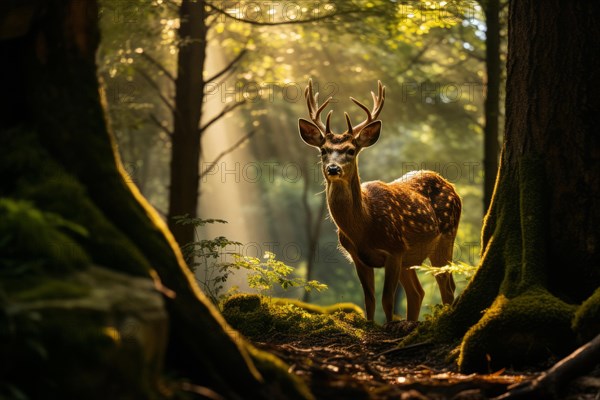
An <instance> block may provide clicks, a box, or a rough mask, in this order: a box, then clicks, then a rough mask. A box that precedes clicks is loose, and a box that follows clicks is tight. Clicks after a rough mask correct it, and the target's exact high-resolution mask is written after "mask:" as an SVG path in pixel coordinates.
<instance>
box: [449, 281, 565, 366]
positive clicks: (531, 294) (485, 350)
mask: <svg viewBox="0 0 600 400" xmlns="http://www.w3.org/2000/svg"><path fill="white" fill-rule="evenodd" d="M575 309H576V307H575V306H573V305H569V304H566V303H564V302H563V301H561V300H560V299H558V298H556V297H554V296H553V295H551V294H550V293H548V292H547V291H545V290H544V289H539V288H537V289H531V290H529V291H526V292H524V293H523V294H521V295H519V296H517V297H515V298H512V299H508V298H507V297H505V296H504V295H500V296H498V297H497V298H496V301H495V302H494V303H493V304H492V306H491V307H490V308H489V309H487V310H486V312H485V314H484V316H483V317H482V318H481V320H480V321H479V322H478V323H477V324H476V325H474V326H473V327H472V328H471V329H469V331H468V332H467V333H466V335H465V337H464V339H463V341H462V346H461V351H460V356H459V360H458V363H459V368H460V369H461V371H464V372H471V371H488V370H492V371H493V370H498V369H500V368H503V367H510V366H519V365H522V364H524V363H534V362H537V361H541V360H544V359H547V358H548V357H549V356H562V355H564V354H565V353H566V352H568V351H570V350H572V344H573V343H574V340H573V332H572V330H571V328H570V325H571V319H572V317H573V314H574V312H575Z"/></svg>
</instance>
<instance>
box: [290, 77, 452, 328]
mask: <svg viewBox="0 0 600 400" xmlns="http://www.w3.org/2000/svg"><path fill="white" fill-rule="evenodd" d="M306 95H307V99H309V101H308V105H309V111H310V114H311V118H312V119H313V121H315V124H313V123H311V122H309V121H306V120H302V119H301V120H300V121H299V127H300V134H301V136H302V139H303V140H304V141H305V142H306V143H307V144H309V145H311V146H315V147H318V148H319V149H320V150H321V157H322V161H323V175H324V177H325V180H326V182H327V189H326V193H327V204H328V207H329V213H330V215H331V217H332V219H333V221H334V222H335V224H336V225H337V227H338V238H339V241H340V245H341V246H342V248H343V249H344V250H345V252H346V253H347V254H348V255H349V256H350V257H351V258H352V260H353V261H354V264H355V267H356V271H357V274H358V277H359V279H360V282H361V285H362V287H363V291H364V295H365V307H366V313H367V318H368V319H373V316H374V310H375V297H374V296H375V278H374V272H373V268H380V267H384V268H385V282H384V288H383V298H382V303H383V309H384V311H385V314H386V318H387V320H388V322H389V321H391V320H392V319H393V305H394V297H395V293H396V288H397V285H398V282H400V283H401V284H402V286H403V287H404V290H405V292H406V298H407V310H408V311H407V319H409V320H417V319H418V317H419V312H420V307H421V302H422V301H423V296H424V291H423V288H422V287H421V284H420V283H419V280H418V279H417V275H416V272H415V270H413V269H411V268H410V267H412V266H415V265H421V264H422V263H423V261H424V260H425V259H426V258H429V259H430V261H431V264H432V265H433V266H434V267H442V266H445V265H447V264H448V263H449V262H451V261H452V251H453V245H454V239H455V238H456V232H457V229H458V222H459V219H460V213H461V200H460V197H459V196H458V194H457V193H456V191H455V189H454V186H453V185H452V184H450V183H449V182H448V181H446V180H445V179H444V178H442V177H441V176H440V175H439V174H437V173H435V172H432V171H413V172H409V173H408V174H406V175H404V176H403V177H401V178H399V179H397V180H395V181H393V182H390V183H384V182H381V181H372V182H366V183H364V184H362V185H361V182H360V177H359V174H358V154H359V153H360V151H361V150H362V149H363V148H365V147H368V146H371V145H373V144H374V143H375V142H376V141H377V139H378V137H379V133H380V129H381V122H380V121H377V120H375V118H376V116H377V114H378V113H379V111H380V110H381V107H382V106H383V100H384V98H385V88H384V87H382V85H381V83H379V95H378V96H375V95H373V98H374V101H375V105H374V107H373V109H374V110H376V112H375V113H374V114H373V113H372V112H370V111H369V110H368V109H367V108H366V107H365V106H362V105H361V104H360V103H358V102H357V101H355V100H353V101H355V103H357V104H359V105H360V106H361V108H363V109H364V110H365V111H367V112H368V118H367V120H365V121H364V122H362V123H360V124H359V125H357V126H356V127H352V126H351V125H350V121H349V118H348V117H347V116H346V118H347V121H348V125H349V129H348V131H346V132H344V133H342V134H334V133H331V132H329V131H328V129H329V128H328V126H329V116H328V123H327V125H326V126H325V125H323V124H322V123H321V122H320V120H319V114H320V110H322V109H323V107H324V106H321V108H320V110H319V107H318V104H317V101H316V96H314V97H313V96H312V87H311V85H310V84H309V88H307V90H306ZM309 96H310V97H309ZM311 99H312V100H311ZM315 110H316V111H315ZM436 280H437V282H438V285H439V287H440V292H441V295H442V301H443V302H444V303H445V304H448V303H451V302H452V301H453V300H454V289H455V285H454V280H453V278H452V275H450V274H448V273H444V274H438V275H436Z"/></svg>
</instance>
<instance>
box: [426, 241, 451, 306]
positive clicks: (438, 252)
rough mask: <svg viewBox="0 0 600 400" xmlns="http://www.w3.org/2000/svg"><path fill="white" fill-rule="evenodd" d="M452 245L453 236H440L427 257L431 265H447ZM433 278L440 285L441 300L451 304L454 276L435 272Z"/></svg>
mask: <svg viewBox="0 0 600 400" xmlns="http://www.w3.org/2000/svg"><path fill="white" fill-rule="evenodd" d="M453 247H454V237H452V236H442V238H441V239H440V241H439V243H438V245H437V246H436V248H435V250H434V251H433V253H432V254H431V256H430V257H429V260H430V261H431V265H432V266H434V267H443V266H445V265H448V264H449V263H450V262H451V261H452V251H453ZM435 280H436V281H437V283H438V286H439V287H440V294H441V295H442V302H443V303H444V304H452V302H453V301H454V289H456V284H455V283H454V278H453V277H452V274H451V273H449V272H444V273H441V274H437V275H436V276H435Z"/></svg>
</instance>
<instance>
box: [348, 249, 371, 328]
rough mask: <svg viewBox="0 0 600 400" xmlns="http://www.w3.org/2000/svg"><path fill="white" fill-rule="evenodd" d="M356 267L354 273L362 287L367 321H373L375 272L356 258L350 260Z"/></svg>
mask: <svg viewBox="0 0 600 400" xmlns="http://www.w3.org/2000/svg"><path fill="white" fill-rule="evenodd" d="M352 259H353V260H354V265H355V266H356V273H357V274H358V279H360V284H361V285H362V288H363V292H364V294H365V311H366V313H367V319H368V320H369V321H373V316H374V315H375V271H374V270H373V268H371V267H367V266H366V265H365V264H363V263H362V262H361V261H360V260H358V259H357V258H356V257H353V258H352Z"/></svg>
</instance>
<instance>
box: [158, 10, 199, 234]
mask: <svg viewBox="0 0 600 400" xmlns="http://www.w3.org/2000/svg"><path fill="white" fill-rule="evenodd" d="M179 18H180V26H179V40H180V42H179V46H178V49H179V53H178V58H177V78H176V79H175V107H174V111H173V135H172V149H171V171H170V176H171V180H170V182H171V187H170V190H169V213H168V225H169V228H170V230H171V232H173V236H175V240H176V241H177V243H178V244H179V245H180V246H183V245H185V244H187V243H190V242H192V241H194V228H193V226H191V225H178V224H176V223H175V221H174V220H173V217H176V216H179V215H185V214H187V215H189V216H190V217H196V215H197V207H198V195H199V187H200V176H199V171H200V165H199V162H200V154H201V141H200V136H201V135H200V130H199V128H200V126H199V125H200V119H201V118H202V99H203V98H204V85H205V82H204V78H203V75H202V74H203V72H204V62H205V59H206V45H207V37H206V35H207V27H206V23H205V19H206V10H205V7H204V1H197V0H183V1H182V3H181V6H180V8H179Z"/></svg>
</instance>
